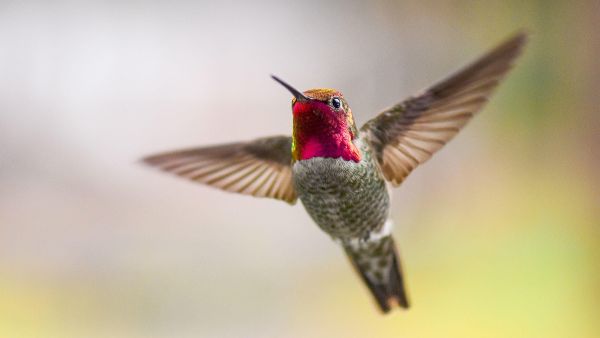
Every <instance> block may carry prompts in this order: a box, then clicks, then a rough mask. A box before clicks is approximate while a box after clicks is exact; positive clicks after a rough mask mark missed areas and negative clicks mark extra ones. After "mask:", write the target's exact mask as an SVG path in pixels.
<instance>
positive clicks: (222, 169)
mask: <svg viewBox="0 0 600 338" xmlns="http://www.w3.org/2000/svg"><path fill="white" fill-rule="evenodd" d="M526 41H527V36H526V34H525V33H522V32H521V33H517V34H515V35H514V36H512V37H511V38H509V39H507V40H505V41H504V42H503V43H501V44H499V45H498V46H497V47H495V48H493V49H492V50H491V51H489V52H488V53H486V54H484V55H483V56H481V57H479V58H478V59H476V60H475V61H474V62H472V63H470V64H468V65H467V66H465V67H463V68H461V69H460V70H459V71H457V72H455V73H454V74H453V75H451V76H448V77H446V78H445V79H443V80H441V81H439V82H437V83H435V84H434V85H433V86H431V87H429V88H428V89H426V90H425V91H423V92H422V93H420V94H418V95H416V96H412V97H409V98H407V99H405V100H404V101H401V102H399V103H397V104H395V105H392V106H390V107H389V108H387V109H384V110H383V111H382V112H380V113H379V114H378V115H377V116H375V117H374V118H372V119H370V120H369V121H367V122H366V123H365V124H363V125H362V127H360V128H358V127H357V126H356V123H355V120H354V117H353V115H352V110H351V109H350V105H349V104H348V101H347V100H346V98H345V97H344V95H343V94H342V93H341V92H340V91H338V90H335V89H329V88H316V89H309V90H306V91H304V92H301V91H299V90H297V89H295V88H294V87H292V86H291V85H289V84H288V83H286V82H284V81H283V80H281V79H280V78H278V77H276V76H274V75H272V78H273V79H274V80H275V81H276V82H278V83H279V84H281V85H282V86H283V87H285V88H286V89H287V90H288V91H289V92H290V93H291V94H292V96H293V98H292V107H291V108H292V119H293V130H292V135H291V136H288V135H285V136H271V137H263V138H258V139H254V140H251V141H243V142H234V143H228V144H219V145H212V146H206V147H197V148H190V149H184V150H178V151H170V152H165V153H160V154H157V155H152V156H148V157H145V158H144V159H143V162H145V163H146V164H148V165H151V166H155V167H157V168H160V169H162V170H163V171H166V172H169V173H172V174H175V175H178V176H181V177H184V178H187V179H189V180H192V181H195V182H198V183H202V184H205V185H209V186H212V187H216V188H219V189H222V190H225V191H229V192H235V193H240V194H246V195H252V196H256V197H267V198H272V199H278V200H282V201H285V202H287V203H290V204H295V202H296V201H297V200H300V201H301V202H302V204H303V205H304V208H305V209H306V211H307V212H308V214H309V215H310V217H311V218H312V219H313V220H314V222H315V223H316V224H317V225H318V226H319V227H320V228H321V229H322V230H323V231H324V232H326V233H327V234H328V235H329V236H331V237H332V238H333V239H334V240H335V241H336V242H338V243H339V244H340V245H341V246H342V248H343V249H344V251H345V253H346V255H347V256H348V258H349V260H350V262H351V264H352V265H353V267H354V269H355V270H356V272H357V273H358V275H359V276H360V277H361V279H362V280H363V281H364V283H365V284H366V286H367V287H368V289H369V290H370V292H371V293H372V295H373V296H374V299H375V302H376V304H377V306H378V308H379V309H380V310H381V311H382V312H383V313H387V312H389V311H390V310H391V309H393V308H395V307H401V308H405V309H407V308H408V307H409V299H408V296H407V292H406V287H405V281H404V277H403V274H402V269H401V265H400V259H399V256H398V251H397V249H396V244H395V241H394V238H393V236H392V221H391V219H390V192H389V188H390V187H397V186H399V185H400V184H401V183H402V182H403V181H404V180H405V178H406V177H407V176H408V175H409V174H410V173H411V172H412V171H413V169H415V168H416V167H418V166H419V165H421V164H422V163H424V162H426V161H427V160H428V159H429V158H431V156H432V155H433V154H434V153H435V152H437V151H438V150H440V149H441V148H442V147H443V146H444V145H445V144H446V143H447V142H448V141H450V140H451V139H452V138H453V137H454V136H455V135H456V134H457V133H458V132H459V131H460V130H461V128H462V127H464V126H465V124H466V123H467V122H468V121H469V120H471V118H472V117H473V116H474V115H475V114H476V113H478V112H479V111H480V110H481V109H482V107H483V106H484V105H485V103H486V102H487V101H488V99H489V98H490V96H491V95H492V93H493V92H494V90H495V89H496V87H497V86H498V84H499V82H500V81H501V80H502V79H503V78H504V77H505V76H506V74H507V73H508V72H509V70H510V69H511V68H512V66H513V64H514V61H515V59H516V58H517V57H518V56H519V55H520V54H521V51H522V49H523V47H524V45H525V44H526Z"/></svg>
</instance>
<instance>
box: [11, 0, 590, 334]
mask: <svg viewBox="0 0 600 338" xmlns="http://www.w3.org/2000/svg"><path fill="white" fill-rule="evenodd" d="M599 21H600V3H599V2H598V1H596V0H589V1H572V2H568V1H541V0H540V1H523V0H518V1H517V0H514V1H498V2H491V1H485V2H483V1H481V2H477V1H447V2H437V3H426V2H423V1H416V0H410V1H397V2H394V1H377V0H376V1H369V2H359V1H340V2H335V1H334V2H330V1H289V2H284V1H272V2H263V1H248V2H245V1H238V2H233V1H220V2H216V1H215V2H206V1H169V2H167V1H165V2H159V1H95V2H93V1H90V2H80V1H38V2H36V1H6V0H5V1H2V2H1V3H0V46H1V47H0V336H1V337H598V336H600V324H598V319H599V317H598V313H599V311H600V307H599V303H600V288H599V287H600V263H599V259H600V156H599V150H598V146H599V145H600V111H599V110H600V109H599V107H600V95H598V88H600V57H598V55H600V35H599V33H598V27H597V23H598V22H599ZM520 28H525V29H527V30H529V31H530V32H531V33H532V37H531V41H530V45H529V46H528V48H527V50H526V53H525V54H524V56H523V58H522V59H521V60H520V62H519V65H518V67H516V69H515V70H514V72H513V73H511V75H510V76H509V77H508V78H507V80H506V82H505V83H504V84H503V85H502V86H501V87H500V89H499V91H498V92H497V95H496V96H495V97H494V99H493V100H492V101H491V103H490V104H489V105H488V106H487V107H486V109H485V110H484V111H483V113H482V114H480V115H479V116H478V117H477V118H476V119H474V121H472V123H470V124H469V125H468V127H467V128H466V129H465V130H464V131H463V132H462V133H461V134H460V135H459V136H458V137H457V138H456V139H455V140H454V141H453V142H451V143H450V144H449V145H448V146H446V147H445V149H443V150H442V151H441V152H439V153H438V154H437V155H436V156H435V157H434V158H433V159H432V160H431V161H429V162H428V163H427V164H425V165H424V166H422V167H421V168H419V169H418V170H416V171H415V172H414V173H413V174H412V175H411V176H410V178H409V179H408V180H407V181H406V182H405V183H404V184H403V185H402V187H401V188H400V189H397V190H395V191H394V206H393V207H394V208H393V218H394V220H395V222H396V229H395V234H396V236H397V238H398V241H397V242H398V244H399V246H400V250H401V252H402V255H403V260H404V268H405V272H406V274H407V278H408V287H409V292H410V295H411V298H412V303H413V307H412V308H411V309H410V311H402V312H401V311H397V312H395V313H392V314H391V315H389V316H381V315H380V314H379V313H378V312H377V311H376V308H375V306H374V304H373V302H372V300H371V298H370V295H369V294H368V293H367V291H366V288H365V287H364V286H363V285H362V284H361V283H360V281H359V280H358V278H356V276H355V275H354V272H353V271H352V269H351V268H350V265H349V264H348V263H347V262H346V258H345V257H344V255H343V253H342V251H341V250H340V249H339V248H338V247H337V246H336V245H334V244H333V243H332V242H331V240H330V239H329V237H328V236H326V235H324V234H323V233H321V231H320V230H319V229H318V228H317V227H316V226H315V225H314V224H313V223H312V222H311V220H310V219H309V217H308V216H307V215H306V214H305V212H304V210H303V209H302V207H301V206H300V205H296V206H295V207H289V206H288V205H286V204H285V203H282V202H277V201H269V200H263V199H253V198H250V197H246V196H237V195H233V194H228V193H223V192H219V191H216V190H213V189H210V188H206V187H203V186H198V185H194V184H191V183H189V182H187V181H184V180H180V179H177V178H173V177H170V176H168V175H163V174H160V173H158V172H156V171H153V170H150V169H148V168H145V167H143V166H141V165H140V164H139V163H137V162H136V161H137V160H138V159H139V158H140V157H141V156H143V155H147V154H149V153H153V152H157V151H163V150H170V149H175V148H180V147H188V146H193V145H201V144H211V143H218V142H227V141H233V140H240V139H251V138H255V137H259V136H263V135H271V134H282V133H289V132H290V130H291V114H290V104H289V100H290V95H289V93H287V92H286V91H285V90H284V89H283V88H281V86H279V85H277V84H276V83H274V82H273V81H272V80H271V79H270V78H269V74H271V73H274V74H277V75H279V76H281V77H282V78H284V79H286V80H287V81H289V82H290V83H292V84H293V85H295V86H297V87H299V88H300V89H307V88H311V87H333V88H338V89H340V90H342V91H343V92H344V93H345V95H346V97H347V98H348V100H349V102H350V104H351V105H352V107H353V111H354V113H355V116H356V119H357V120H358V122H359V123H362V122H364V121H366V120H367V119H369V118H370V117H372V116H374V115H375V114H376V113H377V111H379V110H380V109H382V108H384V107H387V106H388V105H390V104H393V103H395V102H398V101H399V100H401V99H402V98H404V97H405V96H407V95H411V94H413V93H416V92H418V91H420V90H421V89H423V88H425V87H426V86H428V85H429V84H431V83H432V82H434V81H436V80H438V79H440V78H441V77H443V76H445V75H447V74H448V73H449V72H451V71H453V70H455V69H457V67H459V66H461V65H464V64H465V63H466V62H468V61H470V60H472V59H473V58H474V57H476V56H478V55H479V54H481V53H482V52H484V51H486V50H487V49H488V48H490V47H492V46H493V45H495V44H496V43H498V42H500V41H501V40H502V39H504V38H505V37H507V36H508V35H510V34H511V33H513V32H515V31H516V30H518V29H520Z"/></svg>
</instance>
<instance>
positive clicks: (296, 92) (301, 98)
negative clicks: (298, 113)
mask: <svg viewBox="0 0 600 338" xmlns="http://www.w3.org/2000/svg"><path fill="white" fill-rule="evenodd" d="M271 77H272V78H273V80H275V81H277V82H279V84H281V85H282V86H284V87H285V88H286V89H287V90H289V91H290V93H292V95H294V97H295V98H296V100H297V101H308V97H306V96H304V94H302V93H301V92H300V91H299V90H297V89H296V88H294V87H292V86H290V85H289V84H287V83H285V82H284V81H283V80H282V79H280V78H278V77H277V76H275V75H271Z"/></svg>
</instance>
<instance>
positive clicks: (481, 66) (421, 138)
mask: <svg viewBox="0 0 600 338" xmlns="http://www.w3.org/2000/svg"><path fill="white" fill-rule="evenodd" d="M526 40H527V36H526V35H525V34H524V33H520V34H517V35H516V36H514V37H512V38H511V39H509V40H507V41H506V42H504V43H502V44H501V45H499V46H498V47H496V48H495V49H493V50H492V51H490V52H488V53H487V54H485V55H484V56H482V57H481V58H479V59H478V60H476V61H475V62H473V63H471V64H470V65H468V66H467V67H465V68H463V69H462V70H460V71H459V72H457V73H455V74H454V75H452V76H450V77H448V78H446V79H445V80H443V81H440V82H438V83H437V84H435V85H434V86H432V87H430V88H429V89H427V90H426V91H425V92H424V93H423V94H421V95H418V96H415V97H411V98H409V99H407V100H405V101H403V102H401V103H398V104H396V105H395V106H392V107H391V108H388V109H386V110H384V111H383V112H382V113H380V114H379V115H378V116H376V117H375V118H373V119H371V120H370V121H368V122H367V123H366V124H365V125H364V126H363V127H362V128H361V134H362V135H363V136H364V137H365V138H366V140H367V142H368V143H369V144H370V145H371V147H372V149H373V150H374V151H375V156H376V158H377V160H378V162H379V165H380V167H381V170H382V171H383V174H384V176H385V178H386V179H387V180H388V181H390V182H392V184H394V185H396V186H397V185H399V184H400V183H402V181H403V180H404V179H405V178H406V176H408V174H410V173H411V172H412V170H413V169H414V168H416V167H417V166H418V165H420V164H421V163H423V162H425V161H427V160H428V159H429V158H430V157H431V156H432V155H433V154H434V153H435V152H436V151H438V150H439V149H440V148H442V147H443V146H444V145H445V144H446V143H447V142H448V141H450V140H451V139H452V138H453V137H454V136H455V135H456V134H457V133H458V132H459V130H460V129H461V128H462V127H464V125H465V124H466V123H467V122H468V121H469V120H470V119H471V118H472V117H473V115H475V114H476V113H477V112H478V111H480V110H481V108H482V107H483V106H484V105H485V103H486V102H487V100H488V98H489V97H490V95H491V94H492V92H493V91H494V89H495V88H496V87H497V85H498V83H500V81H501V80H502V78H504V76H505V75H506V74H507V73H508V71H509V70H510V69H511V67H512V64H513V62H514V60H515V59H516V58H517V56H519V54H520V53H521V50H522V48H523V46H524V45H525V42H526Z"/></svg>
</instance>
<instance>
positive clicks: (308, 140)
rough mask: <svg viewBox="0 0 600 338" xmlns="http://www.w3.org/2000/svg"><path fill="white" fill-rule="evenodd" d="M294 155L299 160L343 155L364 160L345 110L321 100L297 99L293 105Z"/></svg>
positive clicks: (351, 158) (355, 159)
mask: <svg viewBox="0 0 600 338" xmlns="http://www.w3.org/2000/svg"><path fill="white" fill-rule="evenodd" d="M293 114H294V132H293V145H292V155H293V157H294V159H295V160H307V159H310V158H313V157H329V158H343V159H344V160H346V161H354V162H357V163H358V162H360V152H359V151H358V149H357V148H356V146H355V145H354V143H353V142H352V140H353V139H354V138H355V137H356V135H354V133H353V132H352V131H351V128H350V127H349V126H348V119H347V118H346V116H345V114H344V113H341V112H338V111H334V110H333V109H332V108H331V107H330V106H329V105H327V104H325V103H323V102H320V101H310V102H296V104H295V105H294V107H293Z"/></svg>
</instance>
